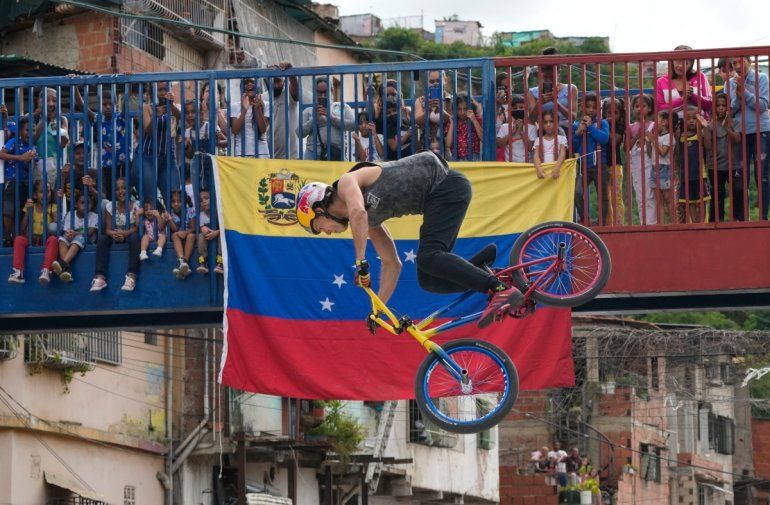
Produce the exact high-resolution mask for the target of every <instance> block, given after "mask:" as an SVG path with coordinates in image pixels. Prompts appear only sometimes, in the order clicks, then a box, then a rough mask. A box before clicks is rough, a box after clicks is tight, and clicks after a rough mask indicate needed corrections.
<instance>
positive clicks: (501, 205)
mask: <svg viewBox="0 0 770 505" xmlns="http://www.w3.org/2000/svg"><path fill="white" fill-rule="evenodd" d="M352 166H353V164H352V163H337V162H326V161H322V162H321V161H297V160H292V161H287V160H262V159H253V158H232V157H217V158H215V161H214V167H215V172H216V181H217V182H216V184H217V187H216V190H217V191H216V194H217V195H218V198H217V206H218V210H219V219H220V221H219V223H220V229H223V230H224V240H223V242H222V246H223V253H224V256H225V296H224V301H225V316H224V329H225V347H224V352H223V356H222V372H221V377H220V380H221V381H222V383H224V384H226V385H228V386H230V387H233V388H237V389H242V390H246V391H251V392H257V393H266V394H274V395H280V396H287V397H295V398H297V397H298V398H311V399H329V398H334V399H351V400H391V399H406V398H413V397H414V392H413V384H414V376H415V373H416V372H417V368H418V366H419V364H420V362H421V360H422V359H423V358H424V357H425V355H426V354H425V350H424V349H423V348H422V347H421V346H420V345H419V344H417V342H416V341H415V340H414V339H413V338H412V337H411V336H409V335H408V334H407V333H403V334H401V335H398V336H395V335H391V334H389V333H387V332H386V331H385V330H382V329H380V330H378V332H377V334H376V335H372V334H370V333H369V332H368V331H367V328H366V317H367V315H368V314H369V312H370V310H371V305H370V302H369V297H368V296H366V294H365V293H364V292H363V291H362V290H361V289H360V288H359V287H357V286H355V285H354V284H353V275H354V272H355V271H354V268H353V263H354V260H355V258H354V252H353V241H352V238H351V235H350V233H349V231H348V232H346V233H344V234H341V235H336V236H326V235H323V236H321V235H319V236H312V235H310V234H308V233H306V232H305V231H304V230H303V229H302V228H301V227H300V226H299V225H298V224H297V220H296V215H295V205H296V197H297V193H298V192H299V190H300V188H302V186H303V185H304V184H306V183H307V182H312V181H322V182H327V183H331V182H333V181H335V180H336V179H338V178H339V177H340V176H341V175H342V174H343V173H345V172H346V171H347V170H349V169H350V168H351V167H352ZM544 166H546V167H547V166H548V165H544ZM451 168H453V169H455V170H459V171H461V172H463V173H464V174H465V175H466V176H467V177H468V178H469V179H470V181H471V183H472V186H473V199H472V201H471V205H470V207H469V209H468V213H467V215H466V218H465V221H464V223H463V226H462V228H461V230H460V234H459V238H458V240H457V244H456V246H455V249H454V252H455V253H457V254H459V255H461V256H463V257H466V258H469V257H471V256H472V255H473V254H474V253H476V252H477V251H479V250H481V249H482V248H483V247H484V246H486V245H487V244H489V243H490V242H494V243H495V244H497V247H498V259H497V262H496V265H497V266H507V265H508V255H509V252H510V250H511V246H512V245H513V242H514V241H515V240H516V238H517V237H518V235H519V234H520V233H521V232H523V231H525V230H527V229H528V228H530V227H531V226H533V225H535V224H538V223H541V222H544V221H552V220H566V221H570V220H572V214H573V195H574V187H575V160H567V161H566V162H565V163H564V165H563V166H562V173H561V176H560V177H559V178H558V179H553V178H551V177H550V175H549V176H548V177H547V178H546V179H538V178H537V177H536V175H535V170H534V167H533V166H532V165H525V164H515V163H494V162H489V163H452V164H451ZM385 224H386V226H387V227H388V229H389V230H390V232H391V234H392V235H393V238H394V239H395V242H396V248H397V250H398V254H399V256H400V258H401V261H402V263H403V268H402V271H401V277H400V280H399V284H398V288H397V289H396V291H395V293H394V295H393V297H392V298H391V300H390V303H389V305H390V307H391V308H392V309H393V310H394V311H395V312H396V313H397V314H398V315H404V314H406V315H409V316H411V317H412V319H413V320H415V321H416V320H419V319H420V318H421V317H423V316H426V315H428V314H429V313H431V312H433V311H434V310H436V309H438V308H440V307H442V306H444V305H446V304H447V303H449V302H450V301H451V300H453V299H454V296H455V295H437V294H432V293H427V292H425V291H423V290H422V289H421V288H420V287H419V285H418V284H417V274H416V265H415V255H416V252H417V242H418V240H417V239H418V235H419V228H420V225H421V224H422V216H405V217H403V218H399V219H393V220H390V221H387V222H386V223H385ZM367 259H368V260H369V262H370V263H371V264H372V280H373V284H374V287H375V288H376V285H377V280H378V278H379V265H378V261H377V255H376V253H375V251H374V248H373V247H372V245H371V244H369V247H368V250H367ZM485 305H486V296H483V295H478V296H472V297H470V298H469V299H468V300H467V301H466V302H463V303H462V304H460V305H458V306H457V307H455V308H454V309H453V310H452V311H451V312H450V313H449V314H447V315H446V317H447V318H451V317H454V316H460V315H468V314H472V313H476V312H479V311H481V310H483V308H484V307H485ZM570 318H571V312H570V310H569V309H564V308H552V307H538V308H537V310H536V312H535V313H534V314H533V315H530V316H529V317H527V318H523V319H513V318H506V320H505V321H504V322H501V323H496V324H492V325H490V326H489V327H487V328H486V329H484V330H479V329H478V328H477V327H476V325H475V324H469V325H466V326H462V327H459V328H456V329H454V330H452V331H451V332H448V333H446V334H442V335H439V336H438V337H436V340H437V341H438V342H443V341H446V340H450V339H455V338H460V337H474V338H481V339H484V340H488V341H490V342H492V343H494V344H496V345H498V346H499V347H501V348H502V349H503V350H505V351H506V352H507V353H508V355H509V356H510V357H511V359H512V360H513V362H514V363H515V365H516V367H517V369H518V372H519V376H520V380H521V387H522V388H523V389H540V388H548V387H560V386H570V385H572V384H573V382H574V374H573V364H572V347H571V341H572V340H571V321H570Z"/></svg>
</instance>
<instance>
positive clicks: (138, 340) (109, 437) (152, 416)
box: [0, 332, 165, 451]
mask: <svg viewBox="0 0 770 505" xmlns="http://www.w3.org/2000/svg"><path fill="white" fill-rule="evenodd" d="M20 341H21V344H20V348H19V355H18V356H17V357H16V358H15V359H12V360H10V361H5V362H2V363H0V384H2V385H3V387H4V388H5V389H6V390H7V391H12V392H13V393H12V394H13V395H14V397H15V398H16V399H17V400H18V401H19V402H20V403H21V404H23V405H24V407H26V408H27V409H28V410H29V411H30V412H32V413H33V414H34V415H35V416H36V417H38V418H40V419H46V420H50V421H56V422H59V423H62V424H63V425H65V426H67V429H68V430H70V431H73V432H77V433H79V434H82V435H83V436H93V437H96V438H100V439H103V440H104V441H110V442H113V443H120V444H126V445H129V446H135V447H146V448H149V449H153V448H154V449H155V450H158V451H160V450H162V448H161V447H160V446H159V445H157V442H159V441H162V440H164V437H165V424H164V423H165V403H164V398H165V381H164V374H165V365H164V362H165V355H164V340H163V337H158V345H147V344H145V343H144V336H143V335H142V334H138V333H128V332H124V333H123V334H122V343H123V345H122V353H123V356H122V363H121V364H120V365H112V364H108V363H104V362H97V365H96V369H95V370H93V371H90V372H87V373H86V374H85V375H84V376H81V374H80V373H75V374H74V376H73V378H72V381H71V382H70V383H69V385H68V388H69V392H68V393H66V392H65V383H64V381H63V379H62V377H63V374H62V372H61V371H60V370H56V369H52V368H47V367H42V368H41V369H40V370H39V372H37V371H36V370H35V369H34V367H31V366H30V365H26V364H25V363H24V359H23V356H24V352H23V348H24V345H26V343H25V342H24V340H23V339H20ZM33 372H35V373H33ZM31 373H32V374H31ZM0 419H2V420H3V421H5V422H6V423H9V422H11V421H12V417H11V416H10V413H9V412H8V410H7V409H6V408H5V407H4V406H0Z"/></svg>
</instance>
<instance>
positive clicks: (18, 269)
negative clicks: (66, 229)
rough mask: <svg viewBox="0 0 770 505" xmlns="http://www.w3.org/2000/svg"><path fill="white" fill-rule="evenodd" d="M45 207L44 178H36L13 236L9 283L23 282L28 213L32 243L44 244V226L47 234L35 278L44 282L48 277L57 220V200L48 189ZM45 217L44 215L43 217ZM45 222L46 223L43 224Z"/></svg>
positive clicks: (54, 254)
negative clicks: (41, 264) (37, 273)
mask: <svg viewBox="0 0 770 505" xmlns="http://www.w3.org/2000/svg"><path fill="white" fill-rule="evenodd" d="M46 207H47V208H43V181H35V183H34V185H33V186H32V198H30V199H29V200H27V203H26V205H25V206H24V208H25V211H24V215H23V216H22V218H21V223H20V230H19V231H20V233H19V235H17V236H16V238H14V239H13V271H12V273H11V276H10V277H8V282H11V283H17V284H21V283H23V282H24V263H25V261H24V255H25V253H26V251H27V247H28V246H29V243H30V242H29V239H28V238H27V226H29V219H30V215H31V216H32V245H33V246H41V245H43V242H44V241H43V229H44V228H47V230H48V237H47V238H46V239H45V256H44V257H43V267H42V269H41V270H40V277H38V281H40V284H43V285H46V284H48V282H50V280H51V264H52V263H53V262H54V260H55V259H56V252H57V250H58V247H57V245H56V244H57V243H58V240H57V239H56V232H57V231H58V223H57V222H56V203H54V195H53V191H48V195H47V198H46ZM43 216H45V217H43ZM43 221H46V224H47V226H44V223H43Z"/></svg>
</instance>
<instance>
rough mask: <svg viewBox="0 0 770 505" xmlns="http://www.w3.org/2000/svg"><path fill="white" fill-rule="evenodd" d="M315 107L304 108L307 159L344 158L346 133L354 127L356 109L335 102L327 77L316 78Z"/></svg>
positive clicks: (303, 126) (303, 132) (339, 159)
mask: <svg viewBox="0 0 770 505" xmlns="http://www.w3.org/2000/svg"><path fill="white" fill-rule="evenodd" d="M315 84H316V86H315V93H314V94H313V96H314V106H313V107H306V108H305V109H304V110H303V111H302V136H303V137H306V148H305V152H304V156H303V158H304V159H306V160H328V161H344V153H345V138H344V137H345V136H344V132H350V131H353V130H355V127H356V119H355V115H354V112H353V109H352V108H351V107H350V106H349V105H347V104H346V103H343V102H333V101H332V98H331V95H332V91H333V90H332V89H330V87H329V83H328V81H327V80H326V78H325V77H318V78H316V80H315Z"/></svg>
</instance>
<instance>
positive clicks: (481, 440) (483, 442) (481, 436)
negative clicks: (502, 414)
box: [476, 398, 493, 451]
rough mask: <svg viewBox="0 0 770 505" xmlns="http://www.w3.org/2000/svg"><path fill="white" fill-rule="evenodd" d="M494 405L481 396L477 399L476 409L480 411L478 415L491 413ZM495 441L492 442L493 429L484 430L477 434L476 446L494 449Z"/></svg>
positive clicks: (483, 448)
mask: <svg viewBox="0 0 770 505" xmlns="http://www.w3.org/2000/svg"><path fill="white" fill-rule="evenodd" d="M491 408H492V406H491V405H490V404H489V402H487V401H485V400H483V399H481V398H479V399H477V400H476V409H477V411H478V416H479V417H481V416H484V415H486V414H488V413H489V411H490V410H491ZM492 447H493V442H492V430H484V431H480V432H478V433H477V434H476V448H477V449H482V450H485V451H488V450H490V449H492Z"/></svg>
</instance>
